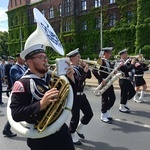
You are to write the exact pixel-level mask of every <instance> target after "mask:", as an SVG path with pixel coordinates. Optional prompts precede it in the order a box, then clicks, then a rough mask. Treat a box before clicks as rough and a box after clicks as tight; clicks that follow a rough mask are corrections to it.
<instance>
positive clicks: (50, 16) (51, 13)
mask: <svg viewBox="0 0 150 150" xmlns="http://www.w3.org/2000/svg"><path fill="white" fill-rule="evenodd" d="M49 18H50V19H52V18H54V9H53V7H50V9H49Z"/></svg>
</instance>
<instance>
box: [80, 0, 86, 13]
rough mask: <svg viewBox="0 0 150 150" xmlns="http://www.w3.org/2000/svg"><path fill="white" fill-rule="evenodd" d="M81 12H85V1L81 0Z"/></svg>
mask: <svg viewBox="0 0 150 150" xmlns="http://www.w3.org/2000/svg"><path fill="white" fill-rule="evenodd" d="M81 10H82V11H84V10H86V0H82V2H81Z"/></svg>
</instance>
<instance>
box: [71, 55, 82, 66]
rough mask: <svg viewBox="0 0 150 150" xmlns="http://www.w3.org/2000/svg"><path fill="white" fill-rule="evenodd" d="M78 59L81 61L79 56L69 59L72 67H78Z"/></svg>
mask: <svg viewBox="0 0 150 150" xmlns="http://www.w3.org/2000/svg"><path fill="white" fill-rule="evenodd" d="M80 59H81V56H80V54H77V55H76V56H74V57H71V62H72V63H73V64H74V65H79V62H80Z"/></svg>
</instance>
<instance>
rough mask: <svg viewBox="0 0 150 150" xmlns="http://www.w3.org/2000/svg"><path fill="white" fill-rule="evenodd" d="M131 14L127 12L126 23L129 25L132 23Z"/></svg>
mask: <svg viewBox="0 0 150 150" xmlns="http://www.w3.org/2000/svg"><path fill="white" fill-rule="evenodd" d="M132 17H133V13H132V12H131V11H129V12H127V22H128V23H130V22H131V21H132Z"/></svg>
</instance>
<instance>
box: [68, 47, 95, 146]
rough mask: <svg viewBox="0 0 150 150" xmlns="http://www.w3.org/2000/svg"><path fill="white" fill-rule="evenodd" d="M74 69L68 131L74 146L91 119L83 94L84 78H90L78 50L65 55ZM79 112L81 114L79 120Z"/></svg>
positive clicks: (78, 142) (88, 105) (87, 68)
mask: <svg viewBox="0 0 150 150" xmlns="http://www.w3.org/2000/svg"><path fill="white" fill-rule="evenodd" d="M67 57H69V58H70V61H71V63H72V66H73V68H74V78H75V84H76V89H74V102H73V108H72V117H71V121H70V125H69V130H70V133H71V136H72V140H73V143H74V144H75V145H81V144H82V143H81V141H80V140H79V137H80V138H82V139H84V138H85V136H84V134H83V127H84V126H85V125H87V124H88V123H89V122H90V120H91V119H92V117H93V111H92V108H91V106H90V103H89V101H88V99H87V97H86V95H85V93H84V82H85V80H86V78H91V71H90V69H89V65H88V64H86V63H85V62H83V61H81V59H80V58H81V57H80V54H79V49H78V48H77V49H75V50H73V51H71V52H70V53H68V54H67ZM80 110H81V111H82V113H83V116H82V118H80Z"/></svg>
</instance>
